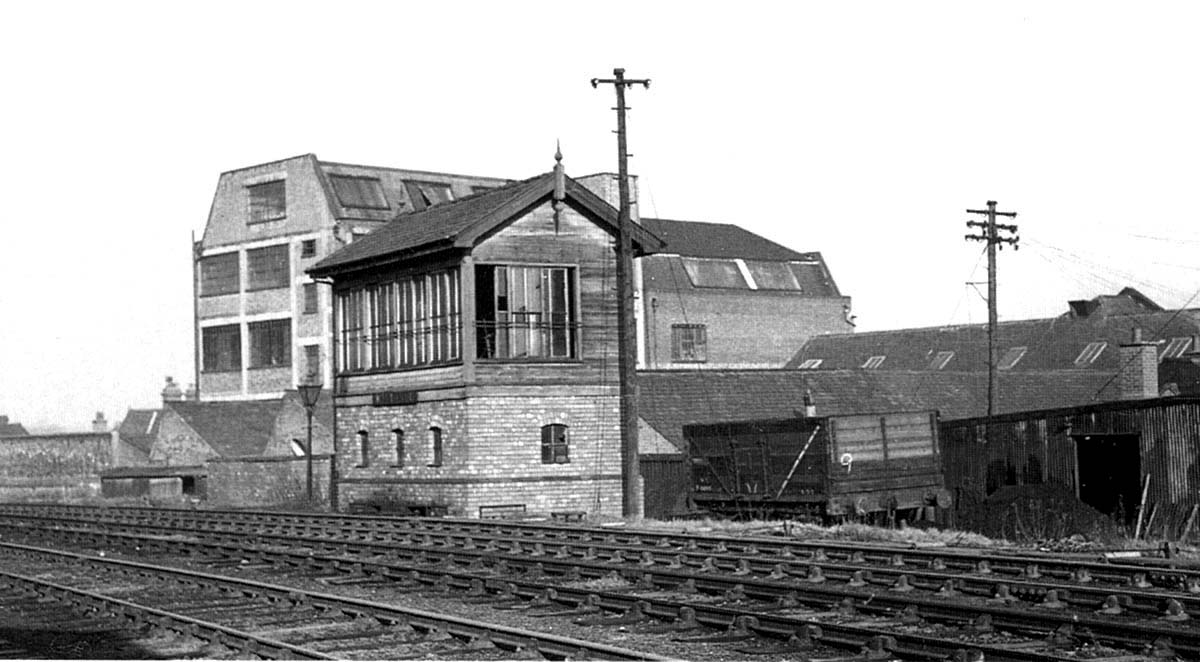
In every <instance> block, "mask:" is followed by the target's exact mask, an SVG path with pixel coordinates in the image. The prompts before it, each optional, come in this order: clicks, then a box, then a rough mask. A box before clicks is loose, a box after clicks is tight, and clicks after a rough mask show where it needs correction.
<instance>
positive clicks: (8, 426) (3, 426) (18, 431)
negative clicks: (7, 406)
mask: <svg viewBox="0 0 1200 662" xmlns="http://www.w3.org/2000/svg"><path fill="white" fill-rule="evenodd" d="M28 436H29V431H28V430H26V429H25V426H24V425H21V424H20V423H15V422H9V420H8V417H7V416H0V437H28Z"/></svg>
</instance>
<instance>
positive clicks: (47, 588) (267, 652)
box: [0, 570, 336, 660]
mask: <svg viewBox="0 0 1200 662" xmlns="http://www.w3.org/2000/svg"><path fill="white" fill-rule="evenodd" d="M0 577H3V578H4V579H5V580H6V581H7V582H9V584H10V585H12V584H20V585H24V586H27V587H30V588H31V589H32V590H33V591H35V592H36V593H38V595H40V596H42V597H46V598H50V599H52V600H55V601H57V602H63V603H67V604H72V605H77V606H81V607H86V608H90V609H97V610H100V609H103V610H107V611H109V612H111V613H113V614H114V615H116V616H120V617H122V618H125V619H127V620H130V621H134V622H137V623H147V624H150V625H152V626H154V627H157V628H161V629H167V630H171V631H173V632H176V633H179V634H186V635H189V636H193V637H196V638H198V639H201V640H204V641H211V642H214V643H218V644H220V645H222V646H225V647H228V648H232V649H235V650H239V651H243V652H247V653H253V654H254V655H256V656H259V657H267V658H270V659H295V658H297V657H299V658H303V659H309V660H332V659H336V658H333V657H330V656H328V655H325V654H324V653H321V652H319V651H315V650H311V649H308V648H304V647H302V646H296V645H293V644H289V643H286V642H282V641H277V640H275V639H269V638H267V637H262V636H259V635H256V634H253V633H250V632H245V631H242V630H237V629H234V628H231V627H227V626H224V625H221V624H220V623H213V622H210V621H204V620H201V619H198V618H193V617H191V616H186V615H184V614H176V613H172V612H169V611H165V610H162V609H158V608H156V607H150V606H147V605H139V604H135V603H133V602H130V601H128V600H122V599H120V598H115V597H111V596H107V595H104V594H101V593H96V592H93V591H86V590H83V589H78V588H74V587H71V586H64V585H62V584H58V583H55V582H50V581H46V580H44V579H38V578H36V577H29V576H26V575H21V574H18V573H14V572H9V571H3V570H0Z"/></svg>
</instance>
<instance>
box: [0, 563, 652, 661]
mask: <svg viewBox="0 0 1200 662" xmlns="http://www.w3.org/2000/svg"><path fill="white" fill-rule="evenodd" d="M0 549H8V550H19V551H21V552H25V553H34V554H40V555H46V556H53V557H58V558H64V559H72V560H74V561H76V562H83V563H90V564H93V565H98V566H106V567H113V568H123V569H126V570H130V571H134V572H137V573H138V574H140V575H141V576H144V577H148V578H154V579H159V578H166V577H171V578H175V579H177V580H178V579H184V580H187V581H191V582H197V583H204V584H208V585H225V586H230V587H234V588H236V589H238V590H241V591H243V592H244V594H245V592H251V593H253V594H258V595H263V596H270V597H272V598H273V599H275V600H279V601H285V602H287V603H290V604H293V605H296V606H299V605H304V606H312V607H315V608H318V609H334V610H338V611H341V612H343V613H346V614H348V615H352V616H356V617H357V616H367V617H371V618H374V619H376V620H379V621H380V622H393V623H397V624H400V623H402V624H406V625H408V626H410V627H414V628H417V629H423V630H433V629H441V630H443V631H445V632H447V633H448V634H450V635H451V636H454V637H456V638H460V639H476V638H478V637H481V636H483V635H487V636H488V637H489V638H490V639H491V641H492V643H493V644H495V645H497V646H499V647H501V648H508V649H512V650H517V649H521V648H531V647H532V648H533V649H536V650H537V651H538V652H540V653H541V654H542V655H545V656H548V657H551V658H577V657H579V656H580V655H581V654H584V655H586V656H588V657H589V658H591V657H600V658H602V659H612V660H662V661H669V660H672V659H673V658H670V657H664V656H659V655H654V654H649V653H644V652H640V651H635V650H631V649H627V648H621V647H618V646H610V645H608V644H602V643H597V642H592V641H585V640H582V639H572V638H570V637H563V636H559V635H554V634H547V633H542V632H533V631H530V630H523V629H520V628H514V627H509V626H505V625H498V624H493V623H485V622H482V621H475V620H471V619H466V618H461V617H457V616H452V615H448V614H436V613H433V612H430V611H425V610H420V609H413V608H410V607H402V606H398V605H389V604H384V603H380V602H373V601H370V600H363V599H359V598H352V597H347V596H340V595H335V594H331V593H323V592H317V591H309V590H304V589H298V588H295V587H289V586H278V585H273V584H267V583H264V582H258V581H253V580H249V579H238V578H234V577H229V576H226V575H215V574H211V573H202V572H196V571H193V570H184V569H180V568H171V567H166V566H159V565H153V564H148V563H140V562H136V561H128V560H123V559H112V558H104V557H96V556H91V555H86V554H80V553H77V552H69V551H64V550H54V549H48V548H44V547H35V546H31V545H21V544H16V543H10V542H3V543H0ZM72 590H73V589H72ZM130 606H131V607H137V608H142V607H140V606H139V605H134V604H132V603H130ZM163 614H164V615H167V616H170V614H169V613H167V612H163ZM285 645H286V644H285Z"/></svg>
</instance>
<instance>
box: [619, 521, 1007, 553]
mask: <svg viewBox="0 0 1200 662" xmlns="http://www.w3.org/2000/svg"><path fill="white" fill-rule="evenodd" d="M630 528H631V529H642V530H647V531H653V532H655V533H685V534H697V535H721V536H739V537H740V536H747V537H769V538H776V539H778V538H792V539H796V540H804V541H814V540H816V541H819V540H829V541H836V542H876V543H886V544H892V545H912V546H917V547H935V546H942V547H954V546H957V547H992V546H995V545H997V544H998V543H997V542H996V541H994V540H992V539H991V538H988V537H986V536H982V535H979V534H977V533H970V532H966V531H943V530H940V529H934V528H912V527H909V528H903V529H887V528H883V527H878V526H869V525H866V524H838V525H834V526H818V525H816V524H801V523H797V522H789V521H749V522H734V521H726V520H716V519H698V520H650V519H645V520H640V521H638V522H636V523H634V524H631V525H630Z"/></svg>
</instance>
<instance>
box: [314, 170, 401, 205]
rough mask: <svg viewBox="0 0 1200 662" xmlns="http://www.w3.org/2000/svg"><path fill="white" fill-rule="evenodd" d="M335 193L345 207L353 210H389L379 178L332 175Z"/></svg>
mask: <svg viewBox="0 0 1200 662" xmlns="http://www.w3.org/2000/svg"><path fill="white" fill-rule="evenodd" d="M329 181H330V183H332V184H333V192H334V193H335V194H336V195H337V199H338V202H340V203H341V204H342V206H343V207H349V208H351V209H387V208H388V203H387V199H386V198H384V197H383V185H382V184H380V183H379V178H378V177H362V176H358V175H330V176H329Z"/></svg>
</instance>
